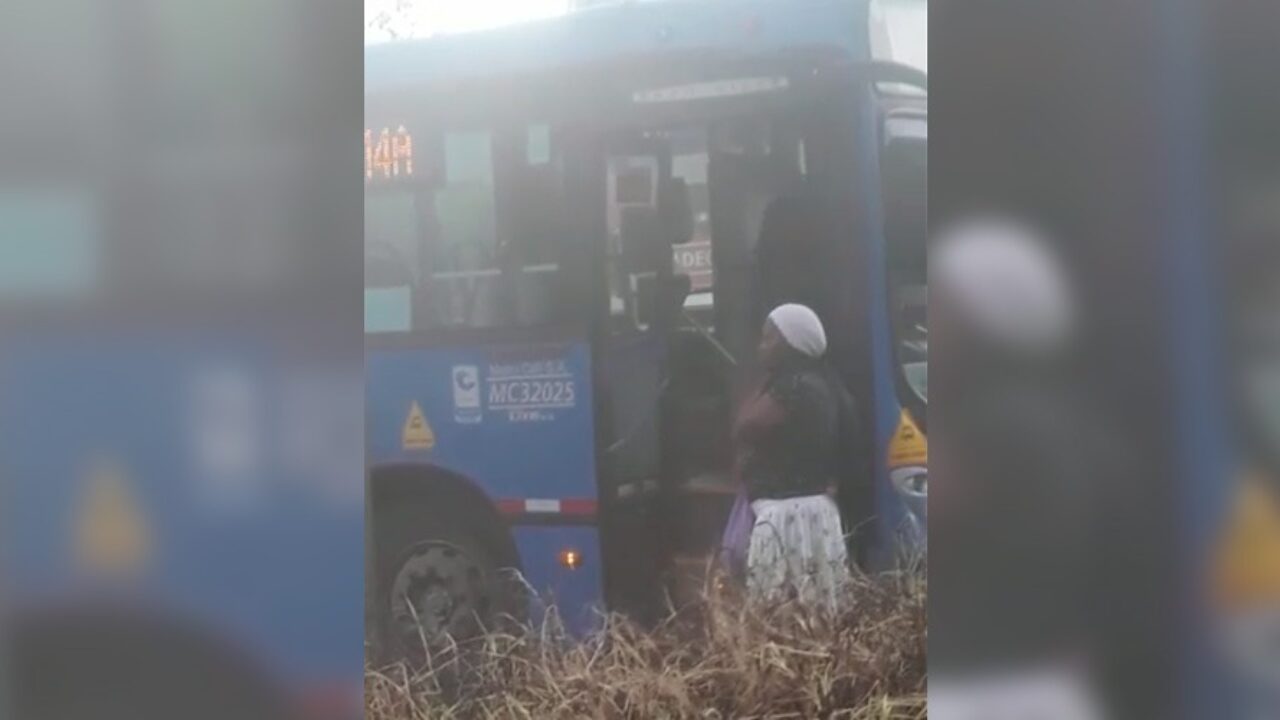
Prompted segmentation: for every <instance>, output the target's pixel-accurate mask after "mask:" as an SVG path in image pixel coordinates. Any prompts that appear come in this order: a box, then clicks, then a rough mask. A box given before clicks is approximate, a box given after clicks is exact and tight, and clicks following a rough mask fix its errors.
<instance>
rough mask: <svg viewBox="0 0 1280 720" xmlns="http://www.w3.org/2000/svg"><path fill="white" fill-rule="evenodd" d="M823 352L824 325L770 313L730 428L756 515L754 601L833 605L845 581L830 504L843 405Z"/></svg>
mask: <svg viewBox="0 0 1280 720" xmlns="http://www.w3.org/2000/svg"><path fill="white" fill-rule="evenodd" d="M826 350H827V338H826V333H825V331H824V330H823V327H822V322H821V321H820V320H819V319H818V316H817V315H816V314H815V313H814V312H813V311H812V310H810V309H809V308H808V307H805V306H803V305H795V304H787V305H781V306H779V307H777V308H775V309H774V310H773V311H772V312H770V313H769V316H768V319H767V320H766V321H765V324H764V331H763V334H762V336H761V340H760V346H759V349H758V352H759V361H760V363H761V365H762V367H763V369H764V378H763V381H762V382H761V384H760V388H759V390H757V391H756V392H754V393H752V394H751V395H750V397H749V398H748V399H747V401H746V402H745V403H744V404H743V406H742V408H741V410H740V411H739V414H738V418H737V421H736V422H735V424H734V440H735V443H736V444H737V445H738V456H739V463H740V465H739V470H740V476H741V479H742V482H743V483H744V485H745V488H746V492H747V496H748V497H749V498H750V500H751V509H752V510H753V511H754V513H755V522H754V525H753V526H752V530H751V537H750V542H749V543H748V550H747V589H748V592H749V594H750V595H751V597H752V598H753V599H756V600H760V601H765V602H774V601H779V600H784V599H789V598H791V597H795V598H797V599H799V600H800V601H801V602H805V603H822V604H826V605H827V606H828V607H831V608H834V607H835V605H836V603H837V600H838V591H839V589H840V588H841V586H842V585H843V584H844V583H845V581H847V580H848V578H849V569H848V558H847V552H846V550H845V543H844V535H843V531H842V529H841V525H840V513H839V510H837V508H836V505H835V502H834V501H833V500H832V498H831V491H832V487H833V485H834V479H835V472H834V471H835V467H836V457H837V445H838V438H839V433H840V421H841V417H842V412H843V409H844V407H845V404H846V403H847V402H848V399H847V396H846V394H845V391H844V388H843V386H842V385H841V384H840V381H839V379H838V378H836V376H835V374H834V373H833V372H831V371H830V370H829V369H828V368H827V367H826V365H825V364H824V362H823V360H822V358H823V355H824V354H825V353H826Z"/></svg>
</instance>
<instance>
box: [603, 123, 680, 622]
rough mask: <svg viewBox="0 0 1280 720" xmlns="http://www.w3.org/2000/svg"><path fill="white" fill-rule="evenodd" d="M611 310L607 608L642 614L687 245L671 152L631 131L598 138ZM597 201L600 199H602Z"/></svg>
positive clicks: (659, 534) (654, 137)
mask: <svg viewBox="0 0 1280 720" xmlns="http://www.w3.org/2000/svg"><path fill="white" fill-rule="evenodd" d="M602 144H603V145H602V153H601V155H602V160H603V162H602V169H603V173H604V178H603V180H604V182H603V183H602V186H603V189H604V196H603V198H602V200H603V207H602V208H599V210H603V213H604V216H605V228H604V230H605V238H604V253H603V258H604V263H603V265H604V267H603V269H602V272H603V274H604V276H605V282H604V284H605V287H606V288H607V292H606V294H607V313H606V319H605V321H604V323H603V328H602V332H601V333H600V335H599V337H600V345H599V355H600V360H599V375H598V377H600V379H601V380H600V384H601V387H602V390H603V402H602V403H601V407H602V409H603V413H604V417H603V418H602V420H603V423H602V424H603V426H604V427H605V430H604V433H603V436H604V440H603V443H602V450H601V463H602V465H603V470H604V472H603V473H602V477H603V478H605V482H604V484H603V485H602V487H601V493H602V496H604V497H607V498H608V499H609V507H610V509H611V510H612V512H611V513H610V515H609V518H608V521H607V523H606V528H605V533H606V537H605V538H604V542H605V543H606V552H607V553H608V556H609V558H610V560H609V565H610V566H611V567H616V568H625V570H623V571H621V572H618V573H614V574H613V576H612V577H607V578H606V584H607V588H606V596H607V597H608V598H609V599H610V605H611V606H612V607H615V608H621V609H626V610H629V611H630V612H632V613H633V614H635V615H637V616H640V617H643V616H644V614H645V612H646V611H648V610H651V609H654V608H657V607H659V606H660V604H661V603H660V602H658V601H660V597H659V596H657V595H656V594H655V593H656V591H657V590H658V589H659V588H658V586H657V585H656V584H655V583H654V582H653V579H654V578H656V577H657V576H658V574H659V573H660V571H661V567H662V566H663V565H664V558H665V556H666V555H667V549H666V548H664V547H663V546H662V545H663V543H662V542H661V538H665V537H666V533H664V532H663V530H662V528H661V527H660V525H661V524H662V521H661V520H660V517H661V515H662V512H661V508H660V506H659V502H658V498H659V495H660V493H661V489H662V485H663V483H662V478H663V476H664V474H665V473H666V467H665V457H666V455H665V453H664V448H663V432H662V428H663V415H664V412H663V407H664V402H665V397H666V394H667V391H668V389H669V381H668V380H669V375H668V371H669V364H668V342H667V340H668V330H669V328H670V326H671V324H672V314H673V313H674V312H675V311H676V308H677V307H678V306H679V304H681V303H683V302H684V299H685V296H686V295H687V291H688V289H687V287H683V286H680V285H679V284H678V283H677V282H675V280H676V278H675V277H674V275H673V272H672V247H673V246H678V245H681V244H683V243H685V242H687V240H688V238H687V237H686V236H687V235H688V231H687V229H686V228H687V223H686V222H684V221H683V220H679V219H678V217H677V212H678V209H679V208H682V207H683V206H684V204H685V202H684V200H683V199H682V200H675V199H674V197H673V196H674V194H675V193H679V192H683V190H681V189H678V186H677V185H676V184H673V182H672V176H671V173H672V148H671V143H670V142H669V139H668V138H666V137H664V136H662V135H661V134H659V133H646V132H641V131H628V132H619V133H611V134H607V135H606V136H605V137H604V138H603V139H602ZM600 199H601V198H599V197H597V200H600Z"/></svg>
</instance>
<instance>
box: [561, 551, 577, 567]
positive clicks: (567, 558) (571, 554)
mask: <svg viewBox="0 0 1280 720" xmlns="http://www.w3.org/2000/svg"><path fill="white" fill-rule="evenodd" d="M560 564H561V565H563V566H565V567H567V568H569V569H570V570H577V569H578V568H579V567H580V566H581V565H582V553H580V552H578V551H577V550H574V549H573V548H566V549H564V550H561V551H560Z"/></svg>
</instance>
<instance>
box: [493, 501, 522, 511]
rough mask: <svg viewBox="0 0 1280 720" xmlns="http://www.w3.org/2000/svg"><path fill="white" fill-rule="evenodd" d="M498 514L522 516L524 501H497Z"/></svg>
mask: <svg viewBox="0 0 1280 720" xmlns="http://www.w3.org/2000/svg"><path fill="white" fill-rule="evenodd" d="M498 512H499V513H501V514H503V515H523V514H524V500H499V501H498Z"/></svg>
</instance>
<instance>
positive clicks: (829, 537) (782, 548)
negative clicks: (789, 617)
mask: <svg viewBox="0 0 1280 720" xmlns="http://www.w3.org/2000/svg"><path fill="white" fill-rule="evenodd" d="M751 509H752V510H753V511H754V512H755V515H756V521H755V525H754V526H753V527H752V529H751V543H750V545H749V548H748V550H747V591H748V593H749V594H750V596H751V598H752V599H753V600H756V601H760V602H777V601H781V600H789V599H792V598H795V599H797V600H799V601H800V602H801V603H804V604H822V605H826V606H827V607H828V608H829V609H831V610H835V609H836V608H837V607H838V606H839V599H840V595H841V590H842V589H843V588H844V585H845V584H846V583H847V582H848V581H849V577H850V576H849V564H848V556H847V552H846V550H845V544H844V533H843V531H842V530H841V527H840V511H839V510H837V509H836V505H835V503H834V502H832V500H831V498H830V497H828V496H827V495H807V496H804V497H795V498H787V499H785V500H756V501H754V502H752V503H751Z"/></svg>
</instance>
